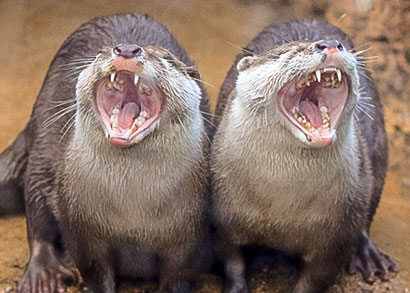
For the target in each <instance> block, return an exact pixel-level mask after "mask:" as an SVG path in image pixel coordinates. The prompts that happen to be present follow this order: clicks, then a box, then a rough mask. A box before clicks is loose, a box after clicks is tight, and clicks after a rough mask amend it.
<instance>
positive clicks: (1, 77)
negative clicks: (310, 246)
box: [0, 0, 410, 292]
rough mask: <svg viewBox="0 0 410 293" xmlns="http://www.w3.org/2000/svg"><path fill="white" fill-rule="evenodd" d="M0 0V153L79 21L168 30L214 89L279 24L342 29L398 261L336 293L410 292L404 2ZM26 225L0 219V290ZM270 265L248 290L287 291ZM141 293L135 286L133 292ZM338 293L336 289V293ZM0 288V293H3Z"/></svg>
mask: <svg viewBox="0 0 410 293" xmlns="http://www.w3.org/2000/svg"><path fill="white" fill-rule="evenodd" d="M312 3H313V2H312V1H307V0H304V1H297V0H293V1H291V0H277V1H275V0H272V1H247V0H241V1H239V0H225V1H216V0H208V1H200V0H195V1H182V0H177V1H165V0H164V1H158V0H140V1H125V0H116V1H85V0H83V1H75V2H69V1H54V2H53V1H45V0H37V1H28V0H27V1H16V0H2V1H0V40H1V41H0V52H1V53H0V64H1V67H2V70H1V71H0V84H1V86H0V109H2V115H1V116H0V150H3V149H5V148H6V147H7V146H8V145H9V144H10V143H11V142H12V140H13V139H14V138H15V136H16V135H17V133H18V132H19V131H20V130H21V129H22V128H23V127H24V126H25V124H26V123H27V121H28V118H29V115H30V113H31V109H32V106H33V103H34V101H35V98H36V95H37V94H38V92H39V89H40V87H41V84H42V81H43V78H44V76H45V73H46V71H47V68H48V66H49V63H50V61H51V59H52V58H53V56H54V54H55V52H56V51H57V50H58V48H59V46H60V45H61V44H62V42H63V41H64V39H65V38H66V37H67V36H68V35H69V34H70V33H71V32H72V31H74V30H75V29H76V28H77V27H78V26H79V25H80V24H82V23H83V22H86V21H87V20H89V19H91V18H93V17H95V16H101V15H107V14H112V13H121V12H138V13H148V14H149V15H151V16H153V17H154V18H156V19H157V20H158V21H159V22H162V23H164V24H166V25H167V26H168V27H169V29H170V30H171V32H172V33H173V34H174V36H175V37H176V38H177V39H178V40H179V42H180V43H181V44H182V46H184V47H185V48H186V49H187V50H188V51H189V52H190V54H191V56H192V57H193V59H194V60H195V61H196V62H197V65H198V67H199V70H200V72H201V74H202V78H203V79H204V80H205V81H206V82H208V83H209V84H210V85H212V86H208V93H209V95H210V97H211V99H212V106H214V105H215V102H216V101H215V100H216V97H217V92H218V89H219V86H220V85H221V83H222V81H223V79H224V78H225V74H226V72H227V71H228V69H229V67H230V66H231V63H232V62H233V60H234V57H235V55H236V54H237V53H238V52H239V49H238V47H241V46H245V45H246V44H247V43H248V42H249V41H250V40H251V38H252V37H253V36H254V35H255V34H256V33H257V32H258V31H260V30H261V29H262V28H263V27H264V26H266V25H268V24H270V23H271V22H274V21H277V20H280V19H290V18H299V17H321V18H324V19H327V20H329V21H331V22H332V23H333V24H336V25H338V26H340V27H341V28H342V29H344V30H345V31H346V32H347V33H348V34H349V35H351V37H352V38H353V40H354V42H355V44H356V46H362V48H368V47H372V50H370V51H369V52H368V53H367V56H375V55H377V56H379V58H378V59H377V61H376V62H374V63H371V64H369V68H371V69H372V70H373V71H374V72H373V76H374V77H375V79H376V80H377V81H378V84H379V88H380V92H381V94H382V97H383V102H384V104H385V114H386V128H387V131H388V134H389V138H390V150H391V152H390V165H389V173H388V176H387V182H386V186H385V189H384V194H383V197H382V200H381V203H380V206H379V209H378V211H377V214H376V217H375V220H374V223H373V225H372V230H371V236H372V238H373V239H374V241H375V242H376V243H377V244H378V245H379V247H380V248H382V249H383V250H384V251H385V252H387V253H388V254H390V255H391V256H392V257H393V258H394V259H395V260H396V261H397V263H398V265H399V268H400V273H399V275H398V276H397V277H396V278H395V279H394V280H393V281H392V282H388V283H380V282H377V284H376V285H375V286H368V285H366V284H364V283H363V282H361V281H360V278H359V277H358V276H356V277H353V278H343V280H342V282H341V284H342V285H337V286H336V287H335V288H334V292H407V290H408V289H406V287H407V286H409V285H410V175H409V173H408V170H409V168H410V160H409V157H410V106H409V100H408V98H409V92H410V82H409V76H410V33H409V27H410V7H409V6H410V4H409V3H410V2H409V1H399V0H392V1H382V0H378V1H377V0H374V1H371V0H368V1H365V0H356V1H353V0H340V1H315V2H314V4H312ZM25 229H26V228H25V219H24V218H23V217H11V218H7V219H0V292H3V291H13V289H14V288H15V286H16V284H17V282H18V280H19V279H20V277H21V275H22V273H23V267H24V264H25V263H26V261H27V259H28V248H27V244H26V231H25ZM272 263H274V264H278V265H275V266H274V267H273V268H266V267H263V268H255V269H254V270H252V271H254V272H252V273H251V274H250V277H249V279H250V283H251V288H252V290H253V292H287V290H289V285H290V286H292V284H293V283H294V278H295V271H294V268H293V267H292V266H289V265H288V264H287V263H286V262H283V260H282V259H281V258H279V259H276V260H274V261H273V262H272ZM122 288H123V291H126V292H151V291H155V290H156V289H155V288H156V287H155V285H146V284H145V285H143V286H137V287H135V284H134V285H130V284H128V285H125V286H123V287H122ZM136 288H139V289H136ZM342 288H344V289H342ZM2 290H3V291H2ZM198 290H199V292H219V291H220V290H221V284H220V280H219V278H218V277H217V276H216V275H207V276H204V277H202V278H201V282H200V287H199V289H198Z"/></svg>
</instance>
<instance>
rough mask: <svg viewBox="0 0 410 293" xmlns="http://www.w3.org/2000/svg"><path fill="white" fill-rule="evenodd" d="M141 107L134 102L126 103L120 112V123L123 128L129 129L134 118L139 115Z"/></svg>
mask: <svg viewBox="0 0 410 293" xmlns="http://www.w3.org/2000/svg"><path fill="white" fill-rule="evenodd" d="M139 111H140V108H139V107H138V105H137V104H136V103H134V102H129V103H127V104H125V106H124V108H122V109H121V112H120V113H119V114H118V125H119V126H120V128H122V129H128V128H130V127H131V125H132V123H133V122H134V118H135V117H137V116H138V114H139Z"/></svg>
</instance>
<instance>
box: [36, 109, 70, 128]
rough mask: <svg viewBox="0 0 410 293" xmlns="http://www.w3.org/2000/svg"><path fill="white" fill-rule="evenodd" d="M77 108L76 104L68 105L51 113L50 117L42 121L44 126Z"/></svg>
mask: <svg viewBox="0 0 410 293" xmlns="http://www.w3.org/2000/svg"><path fill="white" fill-rule="evenodd" d="M76 108H77V104H74V105H71V106H68V107H66V108H64V109H62V110H59V111H57V112H55V113H54V114H52V115H51V116H50V117H48V118H47V119H46V120H45V121H44V122H43V123H44V126H45V127H48V126H50V125H52V124H54V123H55V122H56V121H58V120H59V119H60V118H62V117H63V116H65V115H66V114H68V113H70V112H71V111H74V110H75V109H76Z"/></svg>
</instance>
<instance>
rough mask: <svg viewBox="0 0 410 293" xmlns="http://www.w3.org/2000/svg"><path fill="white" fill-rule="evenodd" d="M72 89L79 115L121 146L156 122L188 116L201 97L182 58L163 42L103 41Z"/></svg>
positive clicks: (135, 139)
mask: <svg viewBox="0 0 410 293" xmlns="http://www.w3.org/2000/svg"><path fill="white" fill-rule="evenodd" d="M189 70H190V71H192V72H196V71H195V70H192V68H189ZM76 93H77V105H78V115H79V116H80V118H79V119H80V120H79V121H80V122H82V123H88V124H91V126H92V127H97V128H99V133H103V134H105V136H106V138H107V139H108V140H109V142H110V143H111V144H113V145H115V146H121V147H128V146H131V145H133V144H136V143H138V142H140V141H141V140H142V139H144V138H145V137H147V136H148V135H149V134H150V133H152V132H153V131H154V130H159V129H160V128H161V126H160V122H161V124H167V123H166V122H167V120H176V121H178V120H179V122H181V120H182V119H187V118H189V117H190V116H191V115H193V113H194V112H195V111H199V103H200V99H201V90H200V88H199V86H198V85H197V83H196V82H195V81H194V80H193V79H192V78H191V77H190V75H189V74H188V68H187V67H186V66H185V64H184V63H182V62H181V61H179V60H178V59H177V58H176V57H175V56H174V55H173V54H171V53H170V52H169V51H168V50H166V49H164V48H161V47H154V46H146V47H140V46H138V45H135V44H120V45H117V46H114V47H104V48H103V49H102V50H101V51H100V53H99V54H98V55H97V56H96V58H95V60H94V61H93V62H92V64H91V65H90V66H88V67H87V68H86V69H85V70H83V71H82V72H81V73H80V76H79V79H78V83H77V88H76ZM88 130H89V129H88ZM84 132H86V131H85V130H84ZM84 135H86V133H84Z"/></svg>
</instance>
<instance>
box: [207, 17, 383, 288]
mask: <svg viewBox="0 0 410 293" xmlns="http://www.w3.org/2000/svg"><path fill="white" fill-rule="evenodd" d="M321 39H336V40H338V41H340V42H341V43H342V44H343V45H344V46H345V47H346V49H347V50H351V49H352V48H353V45H352V42H351V41H350V39H349V38H348V37H347V36H346V35H345V34H344V33H343V32H342V31H341V30H340V29H338V28H336V27H334V26H332V25H330V24H328V23H327V22H324V21H320V20H300V21H290V22H281V23H278V24H274V25H271V26H268V27H266V28H265V29H264V30H263V31H262V32H260V33H259V34H258V35H257V36H256V37H255V39H254V40H253V41H252V42H251V43H250V44H249V45H248V46H247V47H246V48H245V50H244V52H243V53H241V54H239V55H238V56H237V58H236V60H235V62H234V65H233V66H232V68H231V70H230V71H229V73H228V75H227V77H226V79H225V81H224V83H223V85H222V87H221V90H220V94H219V97H218V104H217V109H216V117H222V119H219V118H216V119H215V121H214V122H215V124H216V125H217V126H218V130H217V132H216V134H215V139H214V143H213V146H212V159H211V171H212V173H213V179H212V181H213V199H212V200H213V204H214V219H215V221H216V223H217V227H218V230H219V232H220V235H221V250H222V252H223V254H224V257H225V272H226V275H227V284H226V290H227V291H229V292H243V291H244V290H245V288H246V284H244V283H243V282H244V281H243V277H244V276H243V275H244V268H243V262H242V260H241V256H240V252H239V251H238V250H236V251H235V249H232V245H234V246H242V245H261V246H267V247H270V248H274V249H279V250H283V251H286V252H288V253H290V254H292V255H298V256H300V257H301V258H302V267H301V269H302V270H301V275H300V279H299V282H298V284H297V286H296V288H295V289H294V291H295V292H323V290H326V289H327V288H328V286H329V285H330V284H331V283H333V282H334V281H335V278H336V275H337V273H338V272H340V271H341V269H342V268H343V267H344V265H345V264H347V262H348V261H349V259H350V254H351V253H352V252H353V251H354V250H355V248H356V247H357V246H358V244H359V239H361V237H367V233H368V229H369V226H370V222H371V220H372V217H373V215H374V213H375V209H376V207H377V204H378V201H379V198H380V194H381V190H382V187H383V184H384V179H385V174H386V167H387V141H386V135H385V130H384V122H383V115H382V108H381V104H380V99H379V95H378V93H377V89H376V86H375V84H374V82H373V80H372V79H371V78H369V79H367V78H366V77H364V76H363V74H365V75H367V76H370V74H369V73H368V72H367V71H365V70H362V69H358V70H360V71H361V72H362V74H358V75H357V76H356V79H357V81H356V83H360V87H364V89H363V90H362V95H363V92H364V93H365V94H364V95H365V96H371V97H372V99H371V100H370V101H369V102H371V103H372V104H374V105H375V108H374V111H373V112H372V116H373V117H374V120H373V121H372V120H370V119H369V118H368V117H367V116H365V115H364V114H363V113H359V112H358V111H357V115H358V119H355V118H354V115H353V111H356V109H355V103H354V102H352V99H350V104H348V105H347V109H348V110H347V111H345V112H344V114H342V116H341V117H340V120H339V122H341V123H340V124H342V125H340V127H338V130H337V131H338V133H337V140H336V141H335V142H334V144H332V145H331V146H329V147H327V148H322V149H316V148H310V147H308V146H307V145H305V144H304V143H302V142H301V141H300V140H299V139H297V138H296V137H295V136H294V135H293V134H292V133H291V132H290V130H289V129H288V128H287V127H285V126H284V125H286V122H285V121H281V120H280V119H281V118H280V117H279V118H277V117H278V116H282V115H280V114H279V113H278V112H276V113H275V111H276V110H275V106H272V105H273V103H276V96H274V98H272V100H271V101H269V100H268V101H266V97H265V99H263V98H261V99H260V101H257V99H256V98H255V101H252V102H253V103H254V104H256V106H255V105H253V108H254V109H252V105H250V104H251V103H248V101H249V99H246V98H245V97H243V96H241V94H242V93H246V91H243V89H246V82H243V84H244V86H242V82H241V80H240V76H239V79H238V70H237V66H238V67H239V68H240V69H241V70H245V74H246V70H247V69H248V68H251V70H252V67H255V68H256V67H258V66H260V65H263V64H264V63H266V62H268V60H269V59H268V56H267V55H265V53H264V52H266V51H268V50H271V49H273V48H274V47H277V46H279V45H283V44H285V45H284V46H281V47H280V48H281V50H282V51H275V50H273V52H274V54H275V55H282V54H283V53H288V52H292V51H293V53H292V54H289V59H288V60H291V59H292V58H293V57H294V56H295V55H297V54H298V53H299V52H303V50H306V46H305V45H303V43H305V42H306V41H308V42H309V41H318V40H321ZM298 43H299V44H300V46H299V48H298V45H297V44H298ZM295 44H296V46H295ZM252 52H253V53H255V54H260V55H258V58H256V59H253V58H248V59H245V62H243V61H242V63H240V60H241V59H242V60H243V57H246V56H252V55H253V54H252ZM270 52H272V51H270ZM282 57H283V56H282ZM269 58H271V59H272V58H273V59H275V58H277V57H272V56H270V57H269ZM238 64H239V65H238ZM291 64H297V63H292V62H291V61H290V62H288V63H287V65H285V66H284V69H283V70H282V71H281V73H280V75H279V76H277V79H278V80H280V79H281V78H282V76H281V75H283V76H284V77H283V79H285V78H286V75H287V74H288V73H289V72H287V70H290V68H291V69H292V70H293V71H292V72H293V73H291V74H295V70H297V68H295V67H293V66H291ZM304 65H305V64H304ZM306 66H307V65H306ZM244 76H246V75H244ZM259 80H263V77H260V79H259ZM256 81H257V80H253V81H251V80H249V83H250V84H251V83H252V82H256ZM256 84H257V82H256ZM273 84H274V86H272V84H271V85H270V86H271V88H273V89H276V91H277V90H279V89H280V87H281V86H280V84H281V83H280V82H277V80H275V82H273ZM275 86H277V87H275ZM254 88H255V86H251V85H250V86H249V89H250V90H253V89H254ZM241 90H242V92H241ZM354 90H356V93H354V94H358V90H359V87H357V88H355V89H354ZM256 96H257V95H256ZM256 96H254V97H256ZM261 96H263V94H262V95H261ZM248 98H249V97H248ZM258 102H259V103H258ZM259 105H263V106H260V107H259ZM266 109H267V110H266ZM276 109H277V108H276ZM272 113H274V114H272ZM275 114H277V115H276V116H275ZM269 115H271V116H269ZM363 235H365V236H363ZM366 239H367V238H366Z"/></svg>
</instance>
